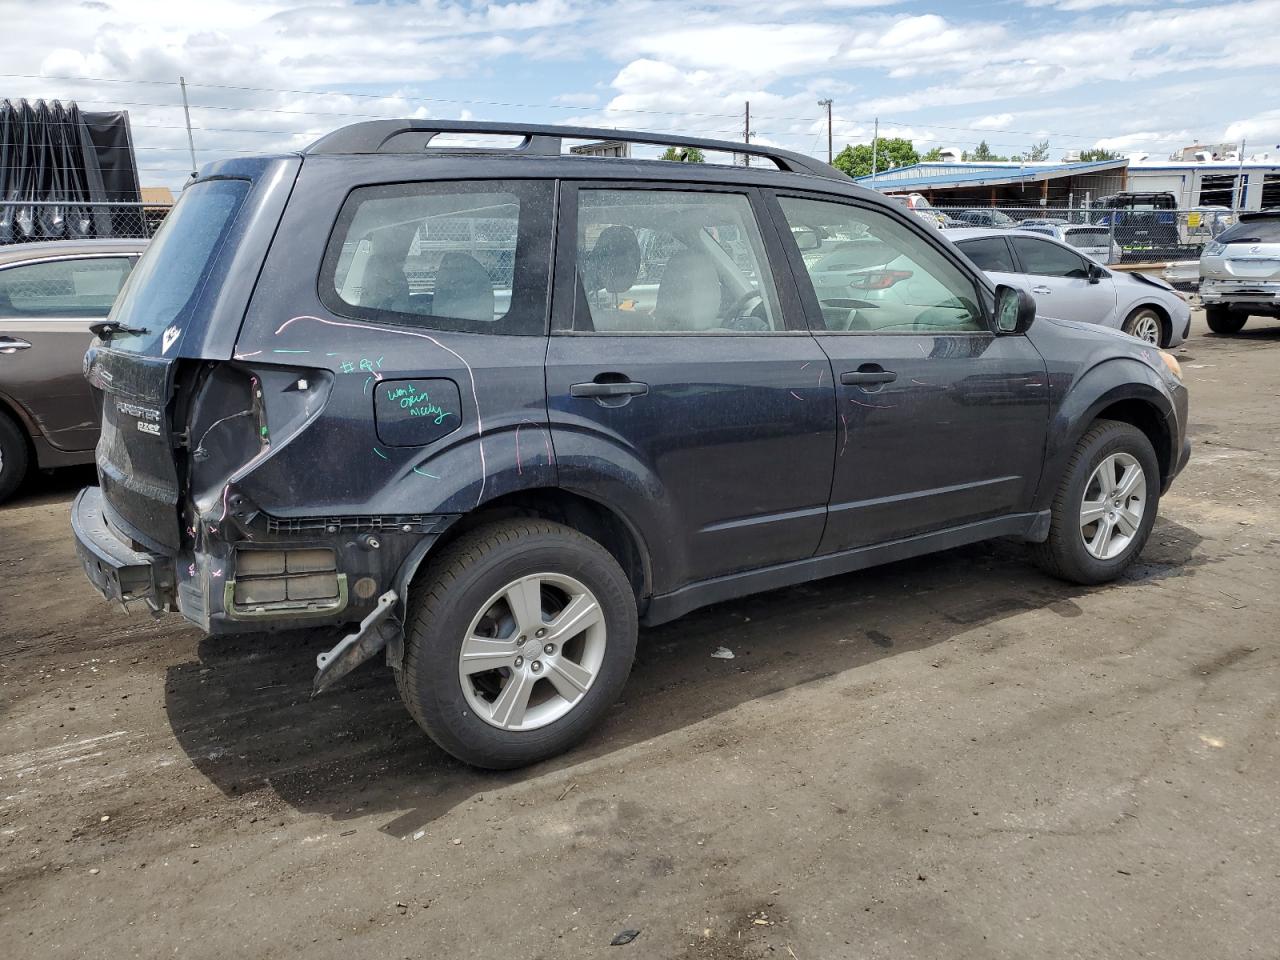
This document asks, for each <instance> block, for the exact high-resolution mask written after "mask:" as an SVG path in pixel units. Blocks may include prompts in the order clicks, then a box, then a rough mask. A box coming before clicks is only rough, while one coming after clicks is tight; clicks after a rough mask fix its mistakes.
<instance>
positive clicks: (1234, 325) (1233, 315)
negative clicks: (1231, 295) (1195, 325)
mask: <svg viewBox="0 0 1280 960" xmlns="http://www.w3.org/2000/svg"><path fill="white" fill-rule="evenodd" d="M1204 319H1205V321H1206V322H1207V323H1208V324H1209V329H1210V330H1212V331H1213V332H1214V333H1226V334H1232V333H1239V332H1240V331H1241V330H1243V329H1244V325H1245V321H1247V320H1248V319H1249V317H1248V315H1247V314H1244V313H1238V312H1236V311H1233V310H1232V309H1231V308H1230V307H1225V306H1222V305H1221V304H1214V305H1212V306H1208V307H1205V308H1204Z"/></svg>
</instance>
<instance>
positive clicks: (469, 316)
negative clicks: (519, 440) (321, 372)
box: [320, 181, 552, 334]
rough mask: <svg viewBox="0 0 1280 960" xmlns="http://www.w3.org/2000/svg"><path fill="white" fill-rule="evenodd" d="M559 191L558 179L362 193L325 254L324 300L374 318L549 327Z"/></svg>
mask: <svg viewBox="0 0 1280 960" xmlns="http://www.w3.org/2000/svg"><path fill="white" fill-rule="evenodd" d="M551 197H552V185H551V183H550V182H549V181H548V182H541V181H525V182H465V183H443V182H438V183H430V182H429V183H412V184H392V185H389V186H376V187H363V188H360V189H358V190H354V191H352V193H351V195H350V196H349V197H348V198H347V201H346V203H345V204H344V205H343V208H342V213H341V215H340V216H339V218H338V225H337V227H336V228H335V230H334V235H333V237H332V238H331V240H330V243H329V251H328V253H327V254H326V256H325V267H324V271H323V274H322V278H321V287H320V294H321V300H322V301H323V302H324V303H325V305H326V306H328V307H330V309H332V310H333V311H334V312H335V313H339V314H343V315H345V316H352V317H358V318H363V319H368V320H377V321H386V322H391V323H404V324H411V325H413V326H420V327H426V328H429V329H433V330H455V331H460V332H467V333H513V334H540V333H542V332H543V328H544V325H545V313H546V291H547V283H548V279H549V265H548V261H549V249H550V246H549V245H550V235H551Z"/></svg>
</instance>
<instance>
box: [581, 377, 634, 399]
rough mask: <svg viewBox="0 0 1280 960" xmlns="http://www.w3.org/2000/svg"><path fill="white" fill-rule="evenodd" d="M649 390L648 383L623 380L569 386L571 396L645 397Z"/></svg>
mask: <svg viewBox="0 0 1280 960" xmlns="http://www.w3.org/2000/svg"><path fill="white" fill-rule="evenodd" d="M648 392H649V385H648V384H647V383H640V382H638V381H636V380H623V381H621V382H620V383H610V382H607V381H606V382H605V383H597V382H595V381H592V382H591V383H574V384H571V385H570V386H569V396H571V397H592V398H599V397H643V396H644V395H645V394H646V393H648Z"/></svg>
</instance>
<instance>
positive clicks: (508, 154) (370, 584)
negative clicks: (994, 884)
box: [71, 120, 1190, 768]
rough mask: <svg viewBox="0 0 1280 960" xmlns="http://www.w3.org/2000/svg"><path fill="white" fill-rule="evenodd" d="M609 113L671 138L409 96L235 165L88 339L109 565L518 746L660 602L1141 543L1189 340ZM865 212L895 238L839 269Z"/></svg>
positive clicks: (565, 738) (1176, 418)
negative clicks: (1018, 554)
mask: <svg viewBox="0 0 1280 960" xmlns="http://www.w3.org/2000/svg"><path fill="white" fill-rule="evenodd" d="M440 133H465V134H466V135H467V136H468V137H470V138H473V139H474V138H481V137H484V136H506V137H510V136H511V135H515V136H517V137H520V138H522V139H521V145H520V146H519V147H516V148H499V147H496V146H495V147H494V148H492V149H489V150H482V151H479V152H477V151H476V150H474V149H473V150H471V151H468V152H458V150H457V148H450V147H439V148H433V147H432V146H431V144H432V141H433V139H434V138H435V137H436V136H437V135H438V134H440ZM606 135H607V136H608V137H609V138H610V139H614V140H618V139H621V140H625V141H627V142H635V143H650V144H652V143H660V144H668V145H669V144H671V143H672V142H673V141H672V139H671V137H670V136H669V135H667V134H652V135H650V134H643V133H631V132H626V131H622V132H619V131H616V130H609V131H602V130H589V129H582V128H575V127H560V126H534V125H504V124H493V123H474V122H472V123H466V122H448V121H430V120H388V121H374V122H370V123H361V124H356V125H354V126H350V127H346V128H344V129H341V130H338V131H337V132H335V133H332V134H330V135H328V136H326V137H323V138H322V139H320V140H319V141H317V142H316V143H314V144H312V145H311V146H310V147H308V148H306V149H305V150H303V151H301V152H300V153H296V154H288V155H284V156H273V157H260V158H235V159H230V160H225V161H221V162H218V163H214V164H211V165H209V166H206V167H205V168H204V169H203V170H202V171H201V173H200V175H199V176H198V177H197V178H195V179H194V180H193V181H192V182H191V183H190V184H189V185H188V186H187V188H186V189H185V190H184V191H183V195H182V199H181V200H180V201H179V202H178V204H177V206H176V207H175V208H174V210H173V212H172V213H171V214H170V215H169V217H168V218H167V219H166V220H165V223H164V225H163V226H162V228H161V230H160V232H159V233H158V234H157V236H156V237H155V239H154V240H153V241H152V247H151V249H150V250H149V251H148V252H147V255H146V256H145V257H144V258H143V259H142V261H141V263H140V264H139V266H138V268H137V270H136V271H135V272H134V275H133V277H132V279H131V281H130V283H129V286H128V288H127V289H126V291H125V293H124V295H123V296H122V297H121V299H120V302H119V303H118V304H117V305H116V307H115V309H114V311H113V312H112V315H111V318H110V326H108V327H107V328H105V329H104V331H103V332H104V334H105V336H104V338H103V339H102V340H101V341H100V342H97V343H95V344H94V345H93V347H92V348H91V349H90V351H89V354H88V357H87V370H88V376H89V379H90V382H91V383H92V384H93V386H94V388H95V389H96V390H98V391H100V392H101V394H102V396H103V400H104V406H103V440H102V442H101V444H100V445H99V447H98V472H99V479H100V486H97V487H90V488H87V489H86V490H84V491H83V492H82V493H81V494H80V495H79V496H78V497H77V499H76V502H75V505H74V508H73V510H72V518H71V520H72V526H73V529H74V531H75V538H76V541H77V544H78V549H79V551H80V556H81V559H82V561H83V566H84V570H85V573H86V574H87V576H88V577H89V579H90V580H91V581H92V582H93V583H94V585H95V586H96V587H97V589H98V590H100V591H101V592H102V594H103V595H104V596H105V597H107V598H109V599H112V600H122V601H126V602H137V603H140V604H145V605H146V606H148V607H150V608H151V609H152V610H157V611H173V610H176V611H178V612H180V613H181V614H182V615H184V616H185V617H187V618H188V619H189V620H191V621H192V622H194V623H195V624H197V625H198V626H199V627H200V628H201V629H202V630H204V631H205V632H207V633H211V634H228V633H258V632H261V631H264V630H273V629H282V628H286V627H299V626H307V625H313V626H321V625H324V626H334V625H343V624H352V625H355V628H354V629H353V630H352V632H350V633H349V634H348V635H347V636H345V637H344V638H343V639H342V640H341V641H340V642H339V643H338V644H337V645H335V646H334V647H333V648H332V649H330V650H327V651H325V652H323V653H321V654H320V655H319V657H318V658H317V666H318V672H317V674H316V680H315V686H316V689H317V691H319V690H323V689H324V688H326V687H328V686H329V685H330V684H332V683H334V682H335V681H336V680H337V679H338V678H340V677H342V676H343V675H345V674H346V673H347V672H349V671H350V670H351V669H353V668H354V667H355V666H356V665H358V664H359V663H361V662H363V661H365V660H367V659H369V658H371V657H373V656H374V655H375V654H378V653H384V655H385V657H386V658H387V660H388V662H389V664H390V666H391V668H392V671H393V673H394V675H395V677H396V680H397V683H398V685H399V689H400V693H401V696H402V698H403V699H404V701H405V704H406V706H407V707H408V709H409V711H410V712H411V713H412V714H413V716H414V717H415V718H416V719H417V720H418V722H419V723H420V724H421V726H422V727H423V729H425V730H426V731H427V732H428V733H429V734H430V735H431V736H432V737H433V738H435V740H436V741H437V742H438V743H439V744H440V745H441V746H442V747H443V748H444V749H445V750H447V751H449V752H450V753H452V754H453V755H455V756H457V757H460V758H461V759H463V760H465V761H466V762H469V763H472V764H476V765H478V766H484V767H493V768H501V767H513V766H518V765H521V764H526V763H531V762H534V761H536V760H539V759H542V758H546V757H549V756H552V755H554V754H556V753H558V752H560V751H562V750H564V749H566V748H567V747H569V746H570V745H572V744H573V743H575V742H576V741H578V740H579V739H581V738H582V737H583V736H585V735H586V733H587V732H588V731H589V730H590V729H591V727H592V726H593V725H594V724H595V723H596V722H597V721H598V720H599V719H600V718H601V716H602V715H603V714H604V713H605V711H606V710H608V709H609V707H610V704H611V703H612V702H613V701H614V700H615V698H616V697H617V696H618V694H619V692H620V691H621V689H622V687H623V685H624V683H625V682H626V678H627V674H628V671H629V670H630V668H631V663H632V659H633V656H634V654H635V649H636V638H637V625H638V623H645V624H657V623H662V622H664V621H668V620H672V619H674V618H676V617H679V616H681V615H683V614H684V613H686V612H688V611H690V610H693V609H695V608H697V607H701V606H703V605H705V604H711V603H718V602H722V601H727V600H732V599H734V598H735V597H741V596H744V595H747V594H750V593H754V592H757V591H761V590H770V589H774V588H777V587H782V586H786V585H788V584H796V583H800V582H803V581H807V580H812V579H815V578H819V577H826V576H831V575H833V574H838V573H845V572H848V571H851V570H857V569H860V568H863V567H867V566H870V565H872V564H876V563H882V562H885V561H890V560H899V559H902V558H904V557H910V556H915V555H918V554H923V553H926V552H929V551H934V550H939V549H944V548H949V547H954V546H957V545H959V544H963V543H970V542H973V541H977V540H982V539H986V538H991V537H1015V538H1020V539H1022V540H1024V541H1028V542H1030V543H1032V544H1034V547H1033V550H1034V553H1035V556H1036V558H1037V559H1038V560H1039V562H1040V563H1041V564H1043V565H1044V567H1045V569H1047V570H1049V571H1050V572H1052V573H1053V574H1055V575H1058V576H1061V577H1064V578H1066V579H1069V580H1072V581H1074V582H1079V583H1099V582H1102V581H1106V580H1110V579H1113V578H1115V577H1117V576H1118V575H1120V573H1121V572H1122V571H1123V570H1124V569H1125V568H1126V567H1127V566H1128V565H1129V563H1130V562H1131V561H1132V560H1133V559H1134V557H1135V556H1137V555H1138V553H1139V552H1140V551H1141V550H1142V547H1143V544H1144V543H1145V542H1146V539H1147V536H1148V535H1149V534H1150V532H1151V528H1152V524H1153V523H1154V522H1155V516H1156V511H1157V508H1158V504H1159V499H1160V497H1161V495H1162V494H1163V493H1164V492H1165V491H1166V490H1167V489H1168V487H1169V484H1170V483H1171V482H1172V480H1173V478H1174V476H1175V475H1176V474H1177V473H1178V471H1179V470H1180V469H1181V468H1182V466H1183V464H1184V463H1185V462H1186V460H1187V457H1188V455H1189V450H1190V447H1189V445H1188V443H1187V440H1186V423H1187V393H1186V390H1185V389H1184V388H1183V386H1182V384H1181V382H1180V376H1181V375H1180V371H1179V369H1178V364H1177V361H1176V360H1174V358H1173V357H1171V356H1170V355H1169V354H1167V353H1164V352H1162V351H1160V350H1158V349H1156V348H1154V347H1150V346H1148V345H1147V344H1143V343H1140V342H1138V341H1136V340H1133V339H1132V338H1130V337H1125V336H1121V335H1119V334H1116V333H1114V332H1113V331H1110V330H1104V329H1102V328H1100V327H1098V326H1096V325H1088V324H1077V323H1071V322H1067V321H1057V320H1051V319H1039V320H1037V319H1036V315H1035V302H1034V300H1033V299H1032V297H1031V295H1030V294H1028V293H1027V292H1026V291H1025V290H1022V289H1019V288H1017V287H1014V286H1011V285H1007V284H1004V285H998V284H996V283H995V282H993V281H992V280H991V279H990V278H989V277H988V276H986V275H985V274H983V273H982V272H981V271H980V270H978V269H976V268H975V267H974V266H973V265H972V264H971V263H970V262H969V261H968V260H967V259H965V258H964V257H963V256H961V255H960V253H959V251H958V250H957V249H956V248H955V247H954V246H953V245H951V244H950V243H948V242H947V241H946V240H945V239H944V238H943V237H942V236H941V235H940V234H939V232H938V231H936V230H933V229H930V228H929V227H927V226H926V225H925V224H923V223H922V222H921V221H920V220H919V219H918V218H917V217H915V216H913V215H912V214H911V212H910V211H908V210H905V209H903V208H901V207H900V206H898V205H897V204H894V203H891V202H889V201H887V200H885V199H884V198H883V197H881V196H880V195H879V194H877V193H875V192H872V191H869V190H866V189H864V188H862V187H859V186H858V185H856V184H855V183H853V182H852V181H851V180H849V179H848V178H847V177H845V176H844V175H843V174H841V173H839V172H837V171H836V170H834V169H833V168H831V167H829V166H827V165H826V164H823V163H820V162H818V161H816V160H813V159H812V158H809V157H804V156H801V155H799V154H794V153H791V152H788V151H783V150H776V149H774V148H772V147H768V146H765V145H759V144H751V145H746V144H731V143H722V142H719V141H707V140H696V139H681V140H679V141H677V142H676V145H678V146H688V147H697V148H699V149H703V150H708V151H711V150H715V151H727V152H737V153H751V154H753V155H755V156H758V157H763V158H767V159H768V160H770V161H772V163H773V164H774V165H775V166H776V167H778V169H777V170H765V169H762V168H761V167H760V166H754V167H751V168H746V167H736V166H732V167H731V166H717V165H712V164H683V163H671V162H663V161H660V160H650V161H642V160H630V161H627V162H619V161H616V160H612V159H607V158H599V157H594V158H593V157H582V156H566V155H563V154H562V152H561V151H562V146H561V144H562V140H561V138H562V137H572V138H583V139H597V138H603V137H604V136H606ZM857 240H866V241H869V242H872V243H880V244H884V245H886V246H887V247H891V248H892V249H893V250H894V251H895V252H896V257H895V258H894V263H895V264H900V266H895V267H894V269H893V272H886V271H879V274H880V275H878V276H869V277H865V278H856V279H855V280H854V281H853V282H851V283H848V284H846V286H845V288H844V289H840V290H826V289H824V290H822V291H821V292H819V291H818V289H817V288H816V284H815V282H814V279H813V277H812V275H811V274H810V271H809V268H808V266H807V264H808V263H813V262H819V261H821V260H822V259H823V257H824V256H825V255H826V254H825V253H824V251H825V250H828V249H830V250H832V251H836V252H839V251H841V250H842V249H843V248H844V246H845V245H846V244H849V243H851V242H853V241H857ZM1046 242H1048V241H1046ZM806 258H809V259H808V260H806ZM879 258H880V257H879V255H878V254H877V255H876V257H873V259H879ZM410 276H413V277H416V278H417V280H416V281H415V284H416V285H415V286H411V285H410V282H409V277H410ZM910 281H917V282H916V283H914V284H913V283H910ZM649 284H656V289H655V292H654V293H653V295H652V298H650V296H649V294H648V293H647V292H643V291H640V292H637V291H636V289H635V288H636V287H637V286H640V287H644V286H647V285H649ZM899 286H901V287H902V289H903V290H906V291H909V294H908V295H904V296H901V297H898V298H896V299H894V300H888V299H884V300H880V301H875V300H871V299H867V298H864V296H863V294H864V292H868V291H874V290H875V289H893V288H897V287H899ZM930 291H932V295H931V296H927V294H929V292H930ZM836 294H839V295H836ZM853 318H860V319H861V320H862V321H863V322H862V323H860V324H859V325H858V326H857V327H856V328H855V327H854V326H853V324H852V323H851V320H852V319H853ZM1033 321H1034V323H1033Z"/></svg>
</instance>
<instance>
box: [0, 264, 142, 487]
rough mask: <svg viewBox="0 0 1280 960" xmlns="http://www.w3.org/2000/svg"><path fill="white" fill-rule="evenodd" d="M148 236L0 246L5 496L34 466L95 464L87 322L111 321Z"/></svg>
mask: <svg viewBox="0 0 1280 960" xmlns="http://www.w3.org/2000/svg"><path fill="white" fill-rule="evenodd" d="M145 246H146V241H145V240H49V241H44V242H40V243H17V244H10V245H5V246H0V502H3V501H4V500H5V499H6V498H7V497H9V496H10V495H11V494H12V493H13V492H14V490H16V489H17V488H18V485H19V484H21V483H22V480H23V478H24V477H25V476H26V474H27V471H28V470H31V469H33V468H40V469H47V468H52V467H63V466H70V465H72V464H77V463H91V462H93V448H94V444H96V443H97V442H98V403H97V401H96V400H95V398H94V396H93V393H92V391H91V390H90V389H89V385H88V384H87V383H86V382H85V379H84V372H83V365H84V352H85V349H86V348H87V347H88V346H89V341H90V340H92V339H93V335H92V334H91V333H90V332H89V327H90V325H91V324H93V323H94V322H95V321H102V320H104V319H106V316H107V313H108V312H109V311H110V310H111V304H112V302H113V301H114V300H115V298H116V294H117V293H119V291H120V287H121V286H122V285H123V283H124V281H125V278H126V277H127V276H128V275H129V271H130V270H131V269H133V264H134V262H135V261H136V260H137V259H138V256H139V254H141V253H142V250H143V248H144V247H145Z"/></svg>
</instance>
